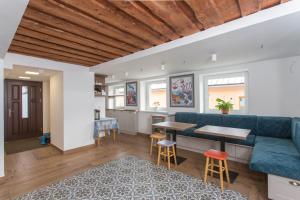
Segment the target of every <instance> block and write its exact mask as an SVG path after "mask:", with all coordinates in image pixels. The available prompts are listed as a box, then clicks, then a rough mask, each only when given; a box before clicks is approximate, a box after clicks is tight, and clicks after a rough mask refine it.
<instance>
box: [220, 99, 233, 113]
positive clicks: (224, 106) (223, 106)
mask: <svg viewBox="0 0 300 200" xmlns="http://www.w3.org/2000/svg"><path fill="white" fill-rule="evenodd" d="M216 101H217V102H218V104H217V105H216V108H217V109H218V110H220V111H221V112H222V114H224V115H227V114H228V113H229V111H230V110H232V109H233V104H232V103H231V102H230V101H224V100H223V99H220V98H217V99H216Z"/></svg>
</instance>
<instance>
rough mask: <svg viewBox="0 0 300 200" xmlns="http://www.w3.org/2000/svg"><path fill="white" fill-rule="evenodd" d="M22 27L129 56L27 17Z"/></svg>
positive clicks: (107, 51)
mask: <svg viewBox="0 0 300 200" xmlns="http://www.w3.org/2000/svg"><path fill="white" fill-rule="evenodd" d="M21 26H22V27H26V28H28V29H31V30H34V31H39V32H41V33H45V34H47V35H51V36H54V37H58V38H61V39H64V40H67V41H71V42H76V43H78V44H82V45H85V46H89V47H93V48H95V49H99V50H101V51H104V52H106V53H109V54H111V55H112V56H115V57H119V56H125V55H128V52H126V51H123V50H120V49H117V48H114V47H111V46H107V45H105V44H102V43H99V42H96V41H93V40H90V39H87V38H84V37H81V36H78V35H75V34H72V33H69V32H65V31H63V30H60V29H55V28H51V27H48V26H45V25H43V24H40V23H39V22H35V21H32V20H30V19H27V18H26V17H24V18H23V19H22V21H21Z"/></svg>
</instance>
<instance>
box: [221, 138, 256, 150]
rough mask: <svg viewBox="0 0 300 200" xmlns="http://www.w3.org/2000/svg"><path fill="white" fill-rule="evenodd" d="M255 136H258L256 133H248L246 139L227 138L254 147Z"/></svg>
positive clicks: (233, 142) (229, 140)
mask: <svg viewBox="0 0 300 200" xmlns="http://www.w3.org/2000/svg"><path fill="white" fill-rule="evenodd" d="M255 137H256V136H255V135H248V137H247V139H246V140H239V139H227V140H226V142H228V143H232V144H239V145H245V146H251V147H253V146H254V144H255Z"/></svg>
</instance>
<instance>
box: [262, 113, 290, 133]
mask: <svg viewBox="0 0 300 200" xmlns="http://www.w3.org/2000/svg"><path fill="white" fill-rule="evenodd" d="M257 119H258V121H257V136H266V137H276V138H291V124H292V119H291V118H289V117H258V118H257Z"/></svg>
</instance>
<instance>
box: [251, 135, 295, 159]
mask: <svg viewBox="0 0 300 200" xmlns="http://www.w3.org/2000/svg"><path fill="white" fill-rule="evenodd" d="M254 148H255V149H256V150H257V151H264V152H271V153H277V154H284V155H291V156H296V157H299V159H300V153H299V152H298V150H297V148H296V146H295V145H294V143H293V141H292V140H291V139H281V138H272V137H262V136H256V138H255V147H254Z"/></svg>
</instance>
